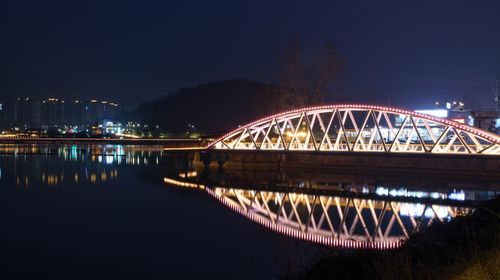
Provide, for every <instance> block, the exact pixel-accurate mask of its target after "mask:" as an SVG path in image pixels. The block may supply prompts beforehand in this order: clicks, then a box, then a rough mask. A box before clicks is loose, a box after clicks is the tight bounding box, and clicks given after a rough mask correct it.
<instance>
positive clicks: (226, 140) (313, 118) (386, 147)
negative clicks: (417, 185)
mask: <svg viewBox="0 0 500 280" xmlns="http://www.w3.org/2000/svg"><path fill="white" fill-rule="evenodd" d="M207 148H210V149H222V150H283V151H289V150H294V151H332V152H336V151H350V152H384V153H433V154H436V153H448V154H488V155H500V137H499V136H497V135H495V134H492V133H489V132H487V131H483V130H480V129H477V128H475V127H471V126H468V125H464V124H461V123H457V122H454V121H449V120H445V119H441V118H437V117H434V116H430V115H426V114H421V113H417V112H412V111H407V110H402V109H396V108H390V107H382V106H372V105H357V104H348V105H326V106H317V107H309V108H303V109H298V110H292V111H287V112H283V113H280V114H276V115H272V116H269V117H266V118H263V119H260V120H257V121H255V122H252V123H249V124H247V125H244V126H241V127H238V128H237V129H235V130H233V131H231V132H229V133H228V134H226V135H224V136H222V137H221V138H219V139H217V140H215V141H214V142H212V143H211V144H209V145H208V147H207Z"/></svg>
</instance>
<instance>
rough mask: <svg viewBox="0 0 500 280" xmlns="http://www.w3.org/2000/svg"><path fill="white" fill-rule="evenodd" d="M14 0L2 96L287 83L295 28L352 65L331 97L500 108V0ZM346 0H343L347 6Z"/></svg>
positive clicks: (114, 95) (111, 95)
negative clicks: (284, 68)
mask: <svg viewBox="0 0 500 280" xmlns="http://www.w3.org/2000/svg"><path fill="white" fill-rule="evenodd" d="M314 2H315V3H318V4H314V5H313V4H312V2H311V1H303V2H301V3H299V2H293V3H292V1H102V0H101V1H89V0H85V1H76V0H72V1H39V0H36V1H19V0H15V1H9V0H7V1H2V2H1V4H0V35H1V41H0V102H1V101H2V100H6V99H9V98H12V97H14V96H35V97H37V96H39V97H48V96H55V97H63V98H74V97H79V98H105V99H109V100H112V101H117V102H119V103H120V104H122V105H124V106H125V108H132V107H133V106H134V105H136V104H137V103H139V102H142V101H147V100H152V99H154V98H157V97H160V96H162V95H165V94H167V93H169V92H172V91H174V90H176V89H178V88H180V87H185V86H194V85H197V84H200V83H206V82H209V81H215V80H222V79H229V78H234V77H238V78H245V79H251V80H257V81H263V82H276V81H277V78H278V76H279V71H280V67H279V56H280V52H281V50H282V49H283V47H284V46H285V44H286V42H287V40H288V39H289V38H290V35H291V34H296V36H297V37H298V38H299V39H300V41H301V43H302V46H303V48H304V52H305V53H306V57H309V56H310V57H312V56H314V54H315V52H317V51H318V50H320V48H321V46H322V44H323V43H324V42H325V41H327V40H329V41H332V42H334V43H335V44H336V46H337V47H338V50H339V52H340V54H341V56H342V57H343V59H344V61H345V69H344V71H343V72H342V74H341V75H340V76H339V78H338V80H336V81H335V83H334V85H333V86H332V87H331V88H329V94H330V97H331V98H343V99H348V100H349V99H352V100H366V102H372V103H383V104H387V103H388V102H390V103H398V102H399V103H402V104H408V106H415V105H420V104H421V105H428V104H432V103H433V101H434V100H435V99H441V98H451V97H457V98H462V97H464V96H470V95H474V96H475V97H476V99H479V102H481V103H487V102H490V103H491V106H490V107H493V103H492V100H493V98H492V96H493V95H492V93H491V90H490V87H491V83H492V79H493V78H494V77H495V76H496V75H498V73H500V1H495V0H491V1H487V0H484V1H456V0H455V1H412V4H409V2H410V1H322V2H321V3H319V2H320V1H314ZM335 2H336V3H335Z"/></svg>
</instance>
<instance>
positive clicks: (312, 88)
mask: <svg viewBox="0 0 500 280" xmlns="http://www.w3.org/2000/svg"><path fill="white" fill-rule="evenodd" d="M282 65H283V76H282V78H281V82H280V87H281V88H282V89H283V90H285V91H286V92H288V95H289V97H290V98H288V99H293V100H295V103H296V105H313V104H321V103H323V102H324V101H325V90H326V87H327V86H328V85H329V84H330V83H331V82H332V81H333V80H335V78H336V77H337V75H338V73H339V72H340V71H341V69H342V66H343V62H342V60H341V58H340V56H339V55H338V53H337V50H336V48H335V46H334V45H333V44H332V43H331V42H326V43H325V45H324V46H323V50H322V51H321V52H320V55H319V57H318V60H317V61H316V62H315V63H311V64H310V65H306V64H305V63H304V62H303V57H302V52H301V49H300V46H299V43H298V40H297V39H296V38H295V37H293V36H292V37H291V39H290V41H289V43H288V45H287V47H286V48H285V49H284V55H283V58H282ZM308 66H310V67H308ZM306 69H309V71H306Z"/></svg>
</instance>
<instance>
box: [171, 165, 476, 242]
mask: <svg viewBox="0 0 500 280" xmlns="http://www.w3.org/2000/svg"><path fill="white" fill-rule="evenodd" d="M180 175H182V177H183V178H171V177H165V178H164V182H165V183H167V184H169V185H175V186H180V187H188V188H199V189H201V190H204V191H206V192H207V193H208V194H209V195H210V196H212V197H214V198H216V199H217V200H218V201H220V202H221V203H222V204H224V205H225V206H227V207H228V208H230V209H231V210H233V211H235V212H237V213H239V214H241V215H243V216H245V217H246V218H248V219H250V220H251V221H253V222H256V223H258V224H260V225H262V226H264V227H266V228H268V229H270V230H272V231H275V232H278V233H281V234H284V235H287V236H291V237H294V238H298V239H302V240H307V241H312V242H315V243H320V244H324V245H328V246H332V247H339V248H352V249H391V248H397V247H399V246H401V245H402V244H403V242H404V241H405V240H406V239H408V238H409V237H410V236H411V235H412V234H413V233H416V232H418V231H420V230H423V229H425V228H426V227H428V226H429V225H431V224H433V223H441V222H446V221H449V220H450V219H452V218H454V217H456V216H460V215H464V214H466V213H468V212H469V211H471V210H472V209H473V208H472V207H473V206H474V205H475V203H474V202H473V201H470V200H466V199H465V197H466V194H465V193H464V192H462V191H459V192H457V191H452V192H448V193H438V192H423V191H409V190H406V189H392V190H389V189H386V188H383V187H357V188H350V189H345V188H344V189H342V188H332V187H327V188H322V189H319V188H303V187H301V186H300V185H297V186H293V185H289V186H286V187H274V188H256V187H253V188H247V187H238V186H236V185H235V186H228V185H229V184H226V185H225V186H223V187H221V186H217V185H212V184H210V186H209V185H204V184H202V183H197V182H195V181H193V180H191V181H189V180H188V179H189V177H191V179H193V178H194V177H196V172H195V171H190V172H189V173H186V172H184V173H181V174H180Z"/></svg>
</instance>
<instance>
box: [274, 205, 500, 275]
mask: <svg viewBox="0 0 500 280" xmlns="http://www.w3.org/2000/svg"><path fill="white" fill-rule="evenodd" d="M284 279H500V197H497V198H496V199H494V200H491V201H489V202H488V203H487V204H486V205H484V206H483V207H481V208H478V209H476V210H475V211H474V212H472V213H471V214H470V215H467V216H463V217H457V218H456V219H454V220H452V221H451V222H449V223H444V224H440V223H436V224H434V225H432V226H431V227H430V228H429V229H428V230H427V231H424V232H421V233H417V234H415V235H413V236H412V237H411V238H410V239H409V240H408V241H407V242H406V243H405V245H403V246H402V247H401V248H399V249H397V250H394V251H384V252H380V251H371V252H357V251H356V252H352V251H351V252H346V251H335V250H331V249H325V250H324V251H322V252H321V253H320V255H319V256H318V257H317V258H316V260H315V261H314V262H313V263H312V264H311V265H310V266H309V267H305V268H302V269H296V268H291V267H290V268H289V269H288V274H287V275H286V276H285V277H284Z"/></svg>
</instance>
